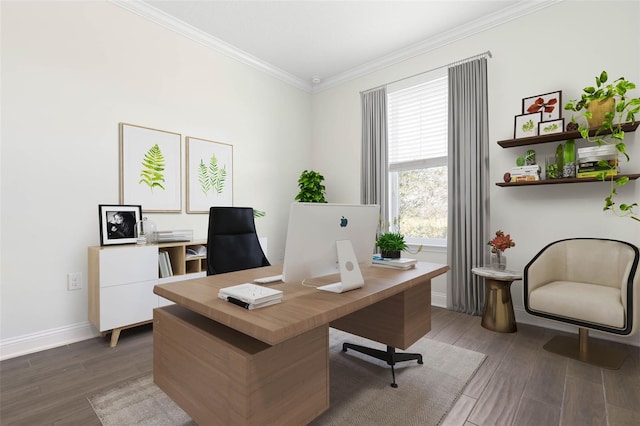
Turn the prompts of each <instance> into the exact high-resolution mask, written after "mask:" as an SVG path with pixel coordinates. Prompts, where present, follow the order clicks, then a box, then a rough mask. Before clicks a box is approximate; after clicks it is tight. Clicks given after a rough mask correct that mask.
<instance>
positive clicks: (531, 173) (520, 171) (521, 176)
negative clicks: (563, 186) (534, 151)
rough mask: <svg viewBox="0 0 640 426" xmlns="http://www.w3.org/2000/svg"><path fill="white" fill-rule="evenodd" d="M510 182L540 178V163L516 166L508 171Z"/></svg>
mask: <svg viewBox="0 0 640 426" xmlns="http://www.w3.org/2000/svg"><path fill="white" fill-rule="evenodd" d="M509 174H510V175H511V182H529V181H534V180H540V165H539V164H532V165H530V166H516V167H512V168H511V170H510V171H509Z"/></svg>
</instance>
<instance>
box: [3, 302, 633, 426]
mask: <svg viewBox="0 0 640 426" xmlns="http://www.w3.org/2000/svg"><path fill="white" fill-rule="evenodd" d="M555 334H558V332H556V331H553V330H546V329H543V328H540V327H534V326H529V325H526V324H518V332H517V333H511V334H503V333H495V332H491V331H488V330H485V329H484V328H482V327H481V326H480V318H479V317H472V316H468V315H464V314H460V313H455V312H451V311H447V310H446V309H441V308H434V309H433V314H432V331H431V332H430V333H429V334H428V335H427V337H429V338H432V339H435V340H438V341H441V342H445V343H449V344H452V345H455V346H460V347H463V348H467V349H470V350H474V351H477V352H482V353H485V354H487V359H486V360H485V362H484V364H483V365H482V367H480V369H479V370H478V372H477V374H476V375H475V377H474V378H473V379H472V380H471V382H470V383H469V384H468V385H467V387H466V388H465V391H464V394H463V395H462V396H461V397H460V399H459V400H458V402H457V403H456V405H455V406H454V407H453V409H452V410H451V412H450V413H449V415H448V416H447V418H446V419H445V421H444V423H443V426H452V425H455V426H458V425H460V426H474V425H477V426H498V425H532V426H550V425H563V426H571V425H575V426H586V425H603V426H604V425H607V426H623V425H633V426H638V425H640V348H638V347H629V348H630V350H631V355H630V356H629V358H627V360H626V362H625V364H624V365H623V367H622V368H621V369H620V370H605V369H601V368H596V367H593V366H590V365H586V364H583V363H581V362H578V361H573V360H570V359H566V358H563V357H560V356H556V355H553V354H550V353H548V352H546V351H544V350H543V349H542V345H543V344H544V343H546V341H547V340H548V339H549V338H550V337H552V336H553V335H555ZM152 339H153V336H152V330H151V325H145V326H141V327H137V328H135V329H129V330H125V331H123V333H122V335H121V337H120V341H119V343H118V345H117V346H116V347H115V348H110V347H109V339H108V337H104V338H95V339H91V340H86V341H83V342H79V343H74V344H71V345H67V346H63V347H59V348H55V349H50V350H47V351H43V352H38V353H34V354H30V355H25V356H22V357H18V358H13V359H8V360H5V361H2V362H0V425H2V426H9V425H25V426H34V425H79V426H92V425H96V426H98V425H100V421H99V420H98V418H97V417H96V416H95V414H94V412H93V410H92V409H91V406H90V404H89V402H88V400H87V397H88V396H91V395H93V394H95V393H97V392H99V391H101V390H103V389H108V388H110V387H112V386H114V385H115V384H117V383H120V382H122V381H125V380H128V379H130V378H134V377H137V376H140V375H142V374H144V373H147V372H150V371H151V369H152ZM607 344H611V345H618V344H617V343H607ZM398 368H402V367H401V366H398Z"/></svg>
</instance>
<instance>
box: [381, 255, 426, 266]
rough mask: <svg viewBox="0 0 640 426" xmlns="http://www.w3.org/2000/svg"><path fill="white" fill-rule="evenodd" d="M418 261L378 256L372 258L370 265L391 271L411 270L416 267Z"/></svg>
mask: <svg viewBox="0 0 640 426" xmlns="http://www.w3.org/2000/svg"><path fill="white" fill-rule="evenodd" d="M417 262H418V261H417V260H416V259H409V258H406V257H401V258H399V259H389V258H387V257H381V256H378V255H374V256H373V260H372V261H371V263H372V264H373V266H381V267H383V268H393V269H411V268H413V267H415V266H416V263H417Z"/></svg>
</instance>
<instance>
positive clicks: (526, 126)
mask: <svg viewBox="0 0 640 426" xmlns="http://www.w3.org/2000/svg"><path fill="white" fill-rule="evenodd" d="M532 130H533V120H529V121H527V122H526V123H524V124H523V125H522V131H523V132H524V133H529V132H531V131H532Z"/></svg>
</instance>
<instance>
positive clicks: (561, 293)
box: [529, 281, 625, 329]
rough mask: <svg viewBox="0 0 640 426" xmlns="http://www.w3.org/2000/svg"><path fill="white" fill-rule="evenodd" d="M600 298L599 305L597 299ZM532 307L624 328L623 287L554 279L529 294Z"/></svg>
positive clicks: (550, 312)
mask: <svg viewBox="0 0 640 426" xmlns="http://www.w3.org/2000/svg"><path fill="white" fill-rule="evenodd" d="M594 300H597V301H598V303H597V304H595V305H594V304H593V301H594ZM529 306H530V308H531V309H533V310H536V311H539V312H546V313H548V314H552V315H556V316H558V317H566V318H573V319H575V320H582V321H586V322H591V323H594V324H603V325H607V326H609V327H614V328H620V329H621V328H624V325H625V321H624V319H625V313H624V309H623V307H622V304H621V303H620V290H619V289H617V288H613V287H608V286H603V285H596V284H588V283H580V282H573V281H554V282H551V283H549V284H546V285H543V286H542V287H539V288H538V289H537V290H536V291H534V292H531V294H530V295H529Z"/></svg>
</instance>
